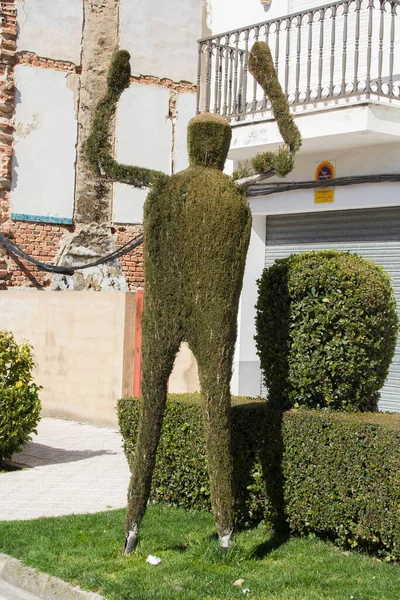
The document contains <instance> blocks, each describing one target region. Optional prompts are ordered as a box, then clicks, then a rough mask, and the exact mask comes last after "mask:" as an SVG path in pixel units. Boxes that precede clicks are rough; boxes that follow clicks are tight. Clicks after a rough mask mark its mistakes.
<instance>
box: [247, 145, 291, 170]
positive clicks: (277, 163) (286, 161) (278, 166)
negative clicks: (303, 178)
mask: <svg viewBox="0 0 400 600" xmlns="http://www.w3.org/2000/svg"><path fill="white" fill-rule="evenodd" d="M251 164H252V165H253V169H254V171H255V172H256V173H266V172H267V171H270V170H271V169H274V170H275V171H276V174H277V175H279V177H286V175H289V173H291V171H293V167H294V155H293V153H292V152H290V150H288V149H287V148H285V147H281V148H279V149H278V150H277V151H276V152H262V153H260V154H256V156H255V157H254V158H253V160H252V161H251Z"/></svg>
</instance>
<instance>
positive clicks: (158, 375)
mask: <svg viewBox="0 0 400 600" xmlns="http://www.w3.org/2000/svg"><path fill="white" fill-rule="evenodd" d="M171 321H172V322H171V323H169V322H168V320H167V315H166V314H162V313H160V312H159V311H153V310H152V309H151V308H150V307H147V308H146V306H145V310H144V314H143V348H142V354H143V363H142V396H143V399H142V406H141V415H140V423H139V431H138V437H137V443H136V455H135V465H134V469H133V472H132V477H131V481H130V485H129V490H128V512H127V518H126V539H125V548H124V553H125V554H129V553H130V552H132V551H133V550H134V549H135V548H136V545H137V543H138V535H139V527H140V523H141V521H142V518H143V515H144V513H145V510H146V506H147V501H148V499H149V496H150V489H151V480H152V476H153V471H154V465H155V461H156V453H157V446H158V441H159V438H160V432H161V426H162V421H163V416H164V409H165V402H166V397H167V384H168V378H169V376H170V373H171V371H172V368H173V364H174V360H175V356H176V353H177V352H178V350H179V346H180V342H181V338H180V337H179V335H178V333H177V331H176V328H175V330H174V320H173V319H172V320H171ZM175 324H176V320H175ZM167 325H168V326H167Z"/></svg>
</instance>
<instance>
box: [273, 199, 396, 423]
mask: <svg viewBox="0 0 400 600" xmlns="http://www.w3.org/2000/svg"><path fill="white" fill-rule="evenodd" d="M266 239H267V242H266V254H265V264H266V266H270V265H272V264H273V262H274V261H275V260H276V259H277V258H284V257H286V256H289V255H290V254H293V253H296V252H305V251H307V250H322V249H328V248H335V249H337V250H346V251H350V252H355V253H357V254H360V255H361V256H365V258H369V259H371V260H373V261H375V262H376V263H378V264H379V265H382V266H383V267H384V268H385V269H386V270H387V272H388V273H389V275H390V276H391V278H392V285H393V288H394V292H395V295H396V300H397V308H398V311H399V309H400V207H394V208H382V209H368V210H346V211H332V212H324V213H318V214H309V213H308V214H295V215H274V216H269V217H267V236H266ZM262 394H263V395H265V394H266V390H265V389H262ZM379 408H380V409H381V410H385V411H396V412H400V343H399V342H398V343H397V348H396V354H395V357H394V359H393V363H392V366H391V369H390V373H389V376H388V378H387V380H386V383H385V386H384V387H383V388H382V391H381V402H380V404H379Z"/></svg>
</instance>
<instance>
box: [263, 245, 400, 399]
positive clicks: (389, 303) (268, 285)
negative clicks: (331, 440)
mask: <svg viewBox="0 0 400 600" xmlns="http://www.w3.org/2000/svg"><path fill="white" fill-rule="evenodd" d="M256 329H257V334H256V344H257V349H258V354H259V357H260V360H261V367H262V370H263V375H264V380H265V383H266V385H267V387H268V390H269V400H270V403H271V406H275V407H280V408H282V409H284V408H288V407H297V406H304V407H308V408H329V409H341V410H349V411H352V410H355V411H357V410H360V411H374V410H376V408H377V403H378V400H379V390H380V388H381V387H382V385H383V384H384V382H385V379H386V377H387V374H388V370H389V366H390V363H391V360H392V358H393V354H394V351H395V345H396V339H397V332H398V318H397V313H396V301H395V298H394V294H393V290H392V287H391V284H390V278H389V276H388V275H387V274H386V273H385V271H384V270H383V269H382V267H380V266H378V265H376V264H375V263H373V262H372V261H370V260H367V259H365V258H362V257H361V256H358V255H355V254H349V253H346V252H339V251H335V250H323V251H313V252H304V253H302V254H294V255H292V256H290V257H289V258H285V259H281V260H277V261H276V262H275V264H274V265H272V266H271V267H269V268H267V269H265V270H264V272H263V275H262V277H261V279H260V281H259V297H258V302H257V315H256Z"/></svg>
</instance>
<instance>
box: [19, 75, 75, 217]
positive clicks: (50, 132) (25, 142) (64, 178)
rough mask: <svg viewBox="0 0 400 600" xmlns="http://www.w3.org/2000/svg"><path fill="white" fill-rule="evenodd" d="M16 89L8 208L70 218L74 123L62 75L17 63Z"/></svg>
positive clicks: (72, 202)
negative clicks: (10, 191)
mask: <svg viewBox="0 0 400 600" xmlns="http://www.w3.org/2000/svg"><path fill="white" fill-rule="evenodd" d="M16 88H17V93H16V109H15V137H14V157H13V172H12V195H11V206H12V212H13V213H14V214H15V213H17V214H24V215H35V216H40V217H49V216H51V217H56V218H69V219H72V215H73V204H74V181H75V145H76V138H77V122H76V116H75V111H74V101H73V92H72V91H71V90H70V89H68V87H67V77H66V74H65V73H62V72H59V71H51V70H48V69H37V68H35V67H27V66H22V65H19V66H17V67H16Z"/></svg>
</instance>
